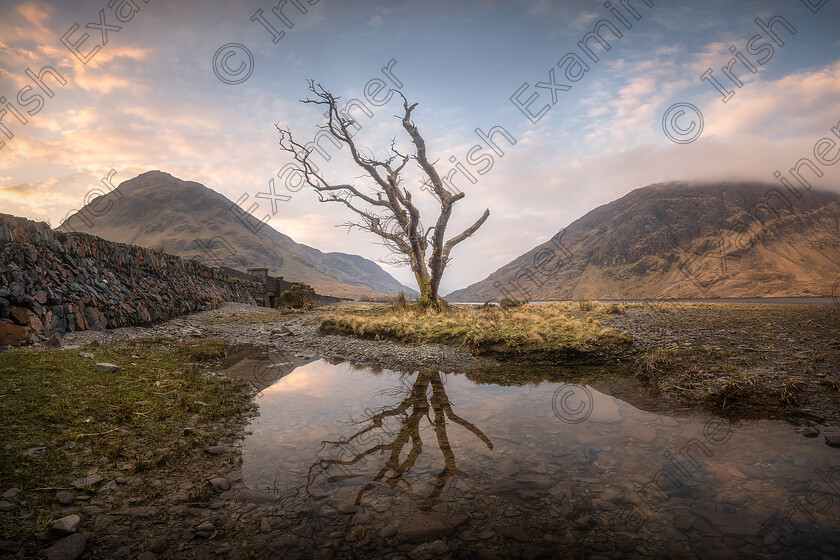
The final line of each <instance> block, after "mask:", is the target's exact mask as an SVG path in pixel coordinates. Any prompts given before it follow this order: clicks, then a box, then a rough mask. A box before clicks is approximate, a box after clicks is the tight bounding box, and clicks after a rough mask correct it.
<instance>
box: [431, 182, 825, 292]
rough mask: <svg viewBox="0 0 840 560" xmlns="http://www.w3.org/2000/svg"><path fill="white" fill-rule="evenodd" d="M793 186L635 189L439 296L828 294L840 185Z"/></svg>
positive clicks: (668, 185)
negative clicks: (821, 188) (481, 276)
mask: <svg viewBox="0 0 840 560" xmlns="http://www.w3.org/2000/svg"><path fill="white" fill-rule="evenodd" d="M777 187H778V189H777ZM799 193H800V196H799V198H797V197H796V196H795V194H793V193H791V192H790V191H788V190H787V189H785V188H784V187H782V186H781V185H768V184H758V183H727V184H724V183H716V184H691V183H682V182H674V183H662V184H656V185H650V186H647V187H643V188H640V189H636V190H634V191H632V192H630V193H629V194H627V195H626V196H624V197H622V198H620V199H618V200H616V201H613V202H611V203H609V204H605V205H603V206H600V207H598V208H596V209H594V210H592V211H591V212H589V213H588V214H586V215H585V216H583V217H582V218H580V219H578V220H576V221H575V222H573V223H572V224H571V225H569V226H568V227H567V228H565V229H564V230H561V231H560V232H558V233H557V234H556V235H555V236H554V237H553V238H552V239H551V240H549V241H547V242H545V243H543V244H541V245H539V246H537V247H535V248H534V249H532V250H531V251H528V252H527V253H525V254H524V255H522V256H520V257H518V258H517V259H514V260H513V261H511V262H510V263H508V264H506V265H505V266H503V267H501V268H500V269H498V270H497V271H495V272H494V273H493V274H491V275H490V276H488V277H487V278H486V279H484V280H482V281H480V282H477V283H475V284H473V285H471V286H469V287H467V288H464V289H462V290H457V291H455V292H453V293H451V294H449V295H448V296H447V299H449V300H450V301H476V302H481V301H488V300H493V299H497V300H498V299H501V298H503V297H506V296H507V297H515V298H516V299H528V300H549V299H578V298H601V299H610V298H662V297H676V298H697V297H751V296H752V297H759V296H762V297H782V296H828V295H830V294H831V290H832V286H833V284H834V283H835V282H836V281H837V280H838V277H839V276H840V195H838V194H836V193H832V192H824V191H822V192H821V191H815V190H812V191H805V190H804V189H799Z"/></svg>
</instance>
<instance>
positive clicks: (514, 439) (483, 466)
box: [242, 359, 840, 559]
mask: <svg viewBox="0 0 840 560" xmlns="http://www.w3.org/2000/svg"><path fill="white" fill-rule="evenodd" d="M290 363H291V361H290ZM289 370H291V371H289ZM275 377H280V378H279V379H278V380H277V381H275V382H273V384H270V385H268V383H266V385H268V386H267V387H266V388H265V389H264V390H263V391H262V392H261V393H260V395H259V396H258V398H257V403H258V404H259V407H260V414H259V416H258V417H257V418H255V419H254V420H253V422H252V423H251V425H250V427H249V431H250V433H249V434H248V435H247V436H246V438H245V440H244V442H243V444H242V445H243V450H242V451H243V464H242V474H243V481H244V482H245V484H246V485H248V486H249V487H252V488H256V489H262V490H269V491H271V492H272V493H274V494H276V495H277V496H278V500H279V501H278V502H277V503H276V504H273V505H272V506H271V508H272V511H271V515H272V516H273V518H274V522H275V523H279V524H281V525H283V524H285V526H287V527H288V530H289V531H291V532H294V533H295V534H296V535H299V536H304V537H306V538H308V539H310V542H311V545H312V550H313V551H315V550H319V549H324V548H331V549H333V550H334V551H336V553H337V554H338V555H339V556H340V557H344V556H350V557H367V556H371V555H372V556H377V557H378V556H385V557H388V556H389V555H390V554H393V555H395V556H396V555H397V554H402V555H405V554H406V553H411V554H412V555H413V556H412V557H417V558H422V557H429V558H432V557H437V556H439V555H443V554H446V553H447V551H451V552H453V553H455V557H464V558H470V557H476V558H495V557H499V558H501V557H521V558H539V557H546V558H548V557H570V558H571V557H575V558H585V557H593V558H595V557H598V558H625V557H629V558H633V557H637V558H648V557H661V558H669V557H679V558H724V559H728V558H733V559H734V558H753V557H755V556H753V555H755V554H771V555H774V556H775V557H790V558H827V557H837V556H840V449H834V448H830V447H828V446H826V445H825V443H824V441H823V438H822V437H818V438H806V437H803V435H802V434H801V433H798V432H796V431H795V430H794V426H791V425H789V424H785V423H783V422H779V421H770V420H760V421H743V422H730V421H727V420H725V419H721V418H718V417H715V416H713V415H711V414H708V413H704V412H698V411H696V410H695V411H689V410H676V411H675V410H670V411H668V410H663V409H662V405H661V404H659V403H658V402H657V401H656V399H654V398H652V397H651V396H650V395H648V394H647V392H646V390H645V389H644V388H643V387H641V386H640V385H639V384H638V383H637V382H636V381H635V380H634V379H632V378H628V377H627V376H626V372H618V371H608V370H606V368H591V367H590V368H586V369H582V368H569V369H563V368H551V369H546V368H542V369H540V370H528V369H521V370H518V371H517V370H516V368H511V370H510V371H507V372H501V373H500V372H492V373H488V374H487V375H483V374H481V373H475V372H470V373H469V374H457V373H456V374H442V373H439V372H437V371H434V370H430V371H419V372H413V373H400V372H394V371H389V370H374V369H371V368H366V367H354V366H352V365H350V364H348V363H329V362H327V361H326V360H322V359H314V360H310V361H309V362H308V363H303V365H299V366H297V367H295V368H294V369H291V366H290V367H289V368H286V369H285V370H283V372H282V377H281V376H280V375H276V376H275ZM482 379H492V380H493V381H494V382H489V383H483V382H481V380H482ZM272 381H273V379H272ZM631 403H632V404H631ZM436 541H440V542H436ZM423 543H427V544H423ZM423 554H426V555H427V556H423Z"/></svg>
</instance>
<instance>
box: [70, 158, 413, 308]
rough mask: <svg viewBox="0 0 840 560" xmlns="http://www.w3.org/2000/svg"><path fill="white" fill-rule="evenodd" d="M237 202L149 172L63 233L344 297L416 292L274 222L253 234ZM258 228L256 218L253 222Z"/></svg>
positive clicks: (74, 219) (78, 216)
mask: <svg viewBox="0 0 840 560" xmlns="http://www.w3.org/2000/svg"><path fill="white" fill-rule="evenodd" d="M232 205H233V203H232V202H231V201H230V200H228V199H227V198H225V197H224V196H223V195H221V194H219V193H217V192H215V191H213V190H212V189H209V188H207V187H205V186H204V185H202V184H200V183H195V182H192V181H182V180H181V179H178V178H176V177H173V176H172V175H170V174H168V173H163V172H161V171H149V172H147V173H143V174H141V175H138V176H137V177H135V178H134V179H131V180H128V181H125V182H123V183H122V184H121V185H120V186H119V187H117V188H116V189H115V190H114V191H113V192H110V193H108V194H106V195H104V196H101V197H98V198H96V199H94V200H92V201H91V202H90V203H89V204H88V205H87V206H85V207H84V208H82V209H81V210H80V211H79V212H77V213H75V214H73V215H72V216H70V217H69V218H68V219H67V220H66V221H65V223H64V224H62V226H61V227H59V228H58V229H59V230H62V231H68V230H70V231H80V232H86V233H91V234H94V235H98V236H99V237H102V238H104V239H108V240H111V241H117V242H120V243H131V244H135V245H142V246H144V247H152V248H160V247H163V248H164V250H165V251H166V252H167V253H171V254H174V255H179V256H181V257H184V258H191V259H196V260H198V261H201V262H203V263H205V264H210V265H214V266H219V265H222V264H223V265H224V266H229V267H232V268H236V269H239V270H242V271H244V270H245V269H247V268H255V267H268V268H269V269H270V274H272V275H275V276H284V277H285V278H286V279H287V280H290V281H292V282H297V281H303V282H307V283H309V284H311V285H312V286H313V287H314V288H315V290H316V291H317V292H318V293H321V294H327V295H332V296H337V297H348V298H353V299H360V298H381V297H382V296H383V294H396V293H398V292H400V291H405V292H406V293H412V292H413V290H411V289H410V288H407V287H405V286H403V285H402V284H400V283H399V282H398V281H397V280H395V279H394V278H393V277H392V276H391V275H390V274H388V273H387V272H385V271H384V270H382V268H381V267H380V266H379V265H378V264H376V263H375V262H373V261H370V260H368V259H365V258H362V257H360V256H358V255H351V254H347V253H322V252H321V251H319V250H318V249H313V248H312V247H308V246H306V245H301V244H299V243H295V242H294V241H293V240H292V238H290V237H289V236H287V235H284V234H282V233H280V232H278V231H277V230H275V229H274V228H272V227H271V226H269V225H268V224H264V225H263V226H262V227H261V228H260V229H259V230H258V231H257V233H256V234H255V233H253V232H252V230H251V229H249V228H248V227H247V226H246V225H245V224H243V223H242V221H240V220H239V219H238V218H237V216H236V215H235V214H234V213H233V212H232V211H231V210H230V208H231V206H232ZM253 221H254V224H257V222H256V218H254V219H253Z"/></svg>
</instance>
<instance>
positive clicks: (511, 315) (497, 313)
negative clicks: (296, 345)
mask: <svg viewBox="0 0 840 560" xmlns="http://www.w3.org/2000/svg"><path fill="white" fill-rule="evenodd" d="M319 332H321V333H322V334H341V335H347V336H357V337H361V338H372V339H375V340H396V341H400V342H405V343H409V344H448V345H453V346H460V347H463V348H465V349H467V350H469V351H470V352H472V353H474V354H477V355H492V356H496V357H499V358H503V359H504V358H526V359H528V360H529V361H541V360H542V359H554V358H557V357H560V356H566V357H570V356H574V355H584V354H588V353H597V352H601V351H604V350H610V349H614V348H616V347H619V346H627V345H628V344H629V343H630V342H631V341H632V339H631V337H630V336H629V335H628V334H626V333H623V332H621V331H617V330H614V329H610V328H607V327H604V326H602V325H601V323H600V322H599V321H598V320H597V319H595V318H594V317H592V316H590V315H587V314H585V313H581V312H575V311H573V310H572V309H571V308H570V306H568V305H564V304H554V303H550V304H535V305H531V304H529V305H523V306H519V307H514V308H510V309H501V308H499V307H490V306H485V307H474V306H451V307H450V308H449V309H448V310H447V311H444V312H439V313H438V312H424V311H422V310H420V309H419V308H416V307H413V308H406V309H401V308H396V307H393V306H387V305H370V306H354V307H352V308H344V309H343V310H340V311H337V312H334V313H331V314H328V315H325V316H324V317H323V318H322V322H321V327H320V329H319Z"/></svg>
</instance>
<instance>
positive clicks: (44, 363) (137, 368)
mask: <svg viewBox="0 0 840 560" xmlns="http://www.w3.org/2000/svg"><path fill="white" fill-rule="evenodd" d="M82 350H84V351H88V352H91V353H93V354H94V355H95V356H96V359H95V360H91V359H88V358H82V357H81V356H79V351H78V350H43V349H42V350H24V349H15V350H8V351H5V352H2V353H0V481H2V482H0V487H3V488H7V487H10V486H15V487H18V488H20V489H21V490H24V491H25V490H27V489H33V488H65V487H68V486H69V485H70V482H71V481H72V480H74V479H76V478H79V477H80V476H84V473H85V472H86V471H88V470H91V469H92V470H98V471H99V472H100V474H103V475H104V476H106V475H107V476H106V478H108V476H117V475H118V474H117V473H116V472H113V473H112V474H111V475H109V473H108V472H103V468H104V469H105V470H107V469H108V468H110V469H112V470H114V469H115V468H116V466H117V465H119V464H121V463H131V464H133V465H135V467H134V469H135V472H140V471H144V472H149V471H154V470H155V469H158V468H160V467H161V466H162V465H166V466H167V467H168V468H170V469H172V470H176V471H177V470H178V469H180V468H184V469H187V468H189V462H188V461H184V459H186V458H187V457H188V456H190V455H191V454H194V453H195V452H196V451H197V452H199V453H200V451H201V449H203V447H204V446H206V445H209V444H212V443H215V441H213V440H214V438H215V437H216V436H217V435H218V434H213V429H212V427H213V426H214V424H216V423H217V422H218V421H220V420H225V421H228V420H234V421H235V420H237V419H241V418H243V417H244V414H245V413H246V412H247V411H249V410H251V407H252V404H251V400H250V398H249V396H248V394H247V392H246V390H245V388H244V386H243V385H242V382H241V381H239V380H234V379H225V378H219V377H209V376H206V375H203V374H202V371H203V370H204V369H205V368H203V367H202V365H203V364H201V363H202V362H203V363H205V364H206V363H208V362H217V361H220V360H221V359H222V358H224V356H225V353H226V346H225V343H224V342H223V341H221V340H212V339H211V340H200V341H195V342H181V343H179V342H177V341H175V340H173V339H166V338H154V339H138V340H135V341H129V342H124V343H118V344H113V345H105V346H99V347H88V348H83V349H82ZM97 362H110V363H113V364H116V365H118V366H120V371H118V372H116V373H99V372H96V371H94V364H95V363H97ZM187 426H191V427H196V426H198V427H199V434H204V435H195V434H194V435H191V436H189V437H185V436H184V435H183V429H184V427H187ZM42 446H43V447H46V456H45V457H44V458H43V459H40V460H37V459H29V458H26V457H24V456H23V452H24V451H25V450H26V449H27V448H31V447H42ZM162 449H163V450H165V452H163V453H161V450H162ZM80 473H81V474H80ZM149 495H150V496H151V495H154V492H149Z"/></svg>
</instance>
